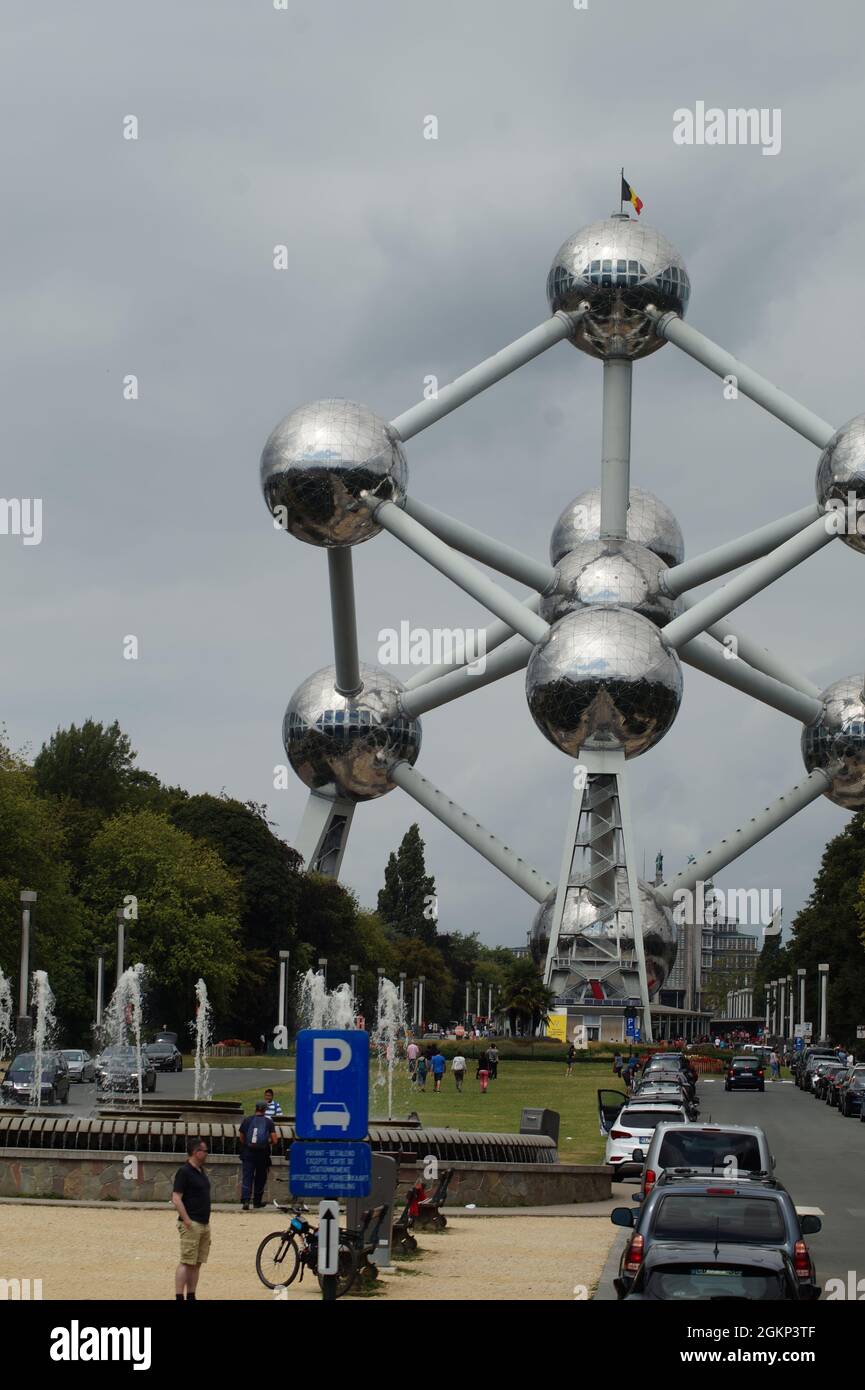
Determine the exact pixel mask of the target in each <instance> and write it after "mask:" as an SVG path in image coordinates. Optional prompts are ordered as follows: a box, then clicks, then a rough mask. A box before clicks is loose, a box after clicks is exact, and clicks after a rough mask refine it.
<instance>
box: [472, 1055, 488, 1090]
mask: <svg viewBox="0 0 865 1390" xmlns="http://www.w3.org/2000/svg"><path fill="white" fill-rule="evenodd" d="M475 1075H476V1076H477V1079H478V1081H479V1082H480V1083H481V1095H483V1093H484V1091H485V1090H486V1089H487V1086H489V1084H490V1059H489V1057H488V1056H487V1054H486V1052H482V1053H481V1055H480V1057H479V1058H478V1069H477V1071H476V1073H475Z"/></svg>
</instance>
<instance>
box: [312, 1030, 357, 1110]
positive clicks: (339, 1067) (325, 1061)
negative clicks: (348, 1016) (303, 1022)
mask: <svg viewBox="0 0 865 1390" xmlns="http://www.w3.org/2000/svg"><path fill="white" fill-rule="evenodd" d="M350 1063H351V1048H350V1047H349V1045H348V1043H347V1042H343V1040H342V1038H313V1040H312V1094H313V1095H314V1096H323V1095H324V1092H325V1074H326V1073H327V1072H329V1071H345V1069H346V1067H347V1066H349V1065H350Z"/></svg>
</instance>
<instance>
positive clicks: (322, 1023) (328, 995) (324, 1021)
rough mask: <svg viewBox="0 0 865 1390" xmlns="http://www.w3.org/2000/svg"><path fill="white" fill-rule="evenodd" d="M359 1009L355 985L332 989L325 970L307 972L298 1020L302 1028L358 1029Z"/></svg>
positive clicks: (299, 1003)
mask: <svg viewBox="0 0 865 1390" xmlns="http://www.w3.org/2000/svg"><path fill="white" fill-rule="evenodd" d="M356 1013H357V1010H356V1008H355V1001H354V997H353V995H352V992H351V985H349V984H344V985H338V986H337V988H336V989H334V990H328V988H327V985H326V983H325V979H324V975H323V974H322V973H321V971H313V970H307V972H306V974H305V975H303V976H302V977H301V980H300V998H299V1002H298V1021H299V1023H300V1026H301V1028H341V1029H346V1028H354V1027H355V1017H356Z"/></svg>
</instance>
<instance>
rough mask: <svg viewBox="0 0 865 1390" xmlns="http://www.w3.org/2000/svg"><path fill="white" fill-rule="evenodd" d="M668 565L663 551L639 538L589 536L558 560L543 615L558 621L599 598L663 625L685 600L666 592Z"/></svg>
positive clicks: (597, 601) (602, 601)
mask: <svg viewBox="0 0 865 1390" xmlns="http://www.w3.org/2000/svg"><path fill="white" fill-rule="evenodd" d="M665 569H667V566H666V565H665V564H664V561H663V560H662V559H661V558H660V556H659V555H655V554H653V553H652V551H651V550H649V549H648V547H647V546H645V545H637V544H636V542H635V541H611V540H603V541H584V542H583V543H582V545H578V546H577V547H576V548H575V549H574V550H571V551H569V552H568V554H567V555H563V556H562V558H561V560H559V563H558V564H557V565H556V579H555V583H554V584H553V585H552V587H551V588H550V589H547V590H546V592H545V593H543V594H542V595H541V603H540V609H539V611H540V615H541V617H542V618H543V619H544V620H545V621H546V622H548V623H555V622H557V621H558V620H559V618H563V617H564V615H565V614H566V613H572V612H574V611H575V610H576V609H578V608H583V607H591V606H592V605H593V604H599V603H603V604H607V605H610V604H615V605H617V606H618V607H620V608H632V609H633V610H634V612H635V613H642V615H643V617H644V618H648V619H649V621H650V622H653V623H655V624H656V626H657V627H663V626H664V624H665V623H668V622H670V621H671V620H672V619H673V618H675V617H676V614H677V613H679V612H681V609H682V604H681V600H679V599H674V598H669V597H668V596H667V595H666V594H664V593H662V592H661V588H660V577H661V574H662V573H663V571H664V570H665Z"/></svg>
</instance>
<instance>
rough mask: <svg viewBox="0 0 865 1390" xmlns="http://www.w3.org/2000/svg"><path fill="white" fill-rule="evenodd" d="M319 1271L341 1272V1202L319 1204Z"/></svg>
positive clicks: (321, 1272) (320, 1272) (327, 1272)
mask: <svg viewBox="0 0 865 1390" xmlns="http://www.w3.org/2000/svg"><path fill="white" fill-rule="evenodd" d="M318 1273H319V1274H338V1273H339V1202H319V1204H318Z"/></svg>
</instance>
